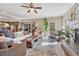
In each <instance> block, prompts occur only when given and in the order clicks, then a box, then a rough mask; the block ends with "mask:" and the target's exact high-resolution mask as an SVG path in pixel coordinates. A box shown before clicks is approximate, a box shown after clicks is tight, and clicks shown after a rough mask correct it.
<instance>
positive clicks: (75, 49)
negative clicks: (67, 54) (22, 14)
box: [66, 40, 79, 56]
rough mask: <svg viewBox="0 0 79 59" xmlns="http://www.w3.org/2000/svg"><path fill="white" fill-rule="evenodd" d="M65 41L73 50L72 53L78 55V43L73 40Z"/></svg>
mask: <svg viewBox="0 0 79 59" xmlns="http://www.w3.org/2000/svg"><path fill="white" fill-rule="evenodd" d="M66 43H67V45H68V46H69V47H70V48H71V49H72V50H73V51H74V53H75V54H76V55H77V56H79V43H75V42H74V41H73V40H72V41H70V42H66Z"/></svg>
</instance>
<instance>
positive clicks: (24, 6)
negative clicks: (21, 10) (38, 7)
mask: <svg viewBox="0 0 79 59" xmlns="http://www.w3.org/2000/svg"><path fill="white" fill-rule="evenodd" d="M21 7H26V8H30V7H29V6H24V5H21Z"/></svg>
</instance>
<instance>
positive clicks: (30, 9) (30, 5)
mask: <svg viewBox="0 0 79 59" xmlns="http://www.w3.org/2000/svg"><path fill="white" fill-rule="evenodd" d="M21 7H25V8H28V11H27V13H29V12H31V11H32V10H33V11H34V12H35V13H38V12H37V10H36V9H42V7H36V6H35V4H34V3H30V4H28V5H21Z"/></svg>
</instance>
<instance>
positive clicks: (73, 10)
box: [69, 8, 76, 21]
mask: <svg viewBox="0 0 79 59" xmlns="http://www.w3.org/2000/svg"><path fill="white" fill-rule="evenodd" d="M75 14H76V8H74V9H72V10H71V11H70V13H69V20H70V21H72V20H75V16H76V15H75Z"/></svg>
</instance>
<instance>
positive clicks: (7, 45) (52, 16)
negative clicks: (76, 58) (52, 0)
mask: <svg viewBox="0 0 79 59" xmlns="http://www.w3.org/2000/svg"><path fill="white" fill-rule="evenodd" d="M78 12H79V4H78V3H0V56H77V55H79V53H78V52H79V50H78V48H79V46H78V44H76V43H78V41H79V40H78V18H79V14H78ZM75 47H76V48H75ZM59 51H60V52H61V53H60V52H59Z"/></svg>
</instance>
